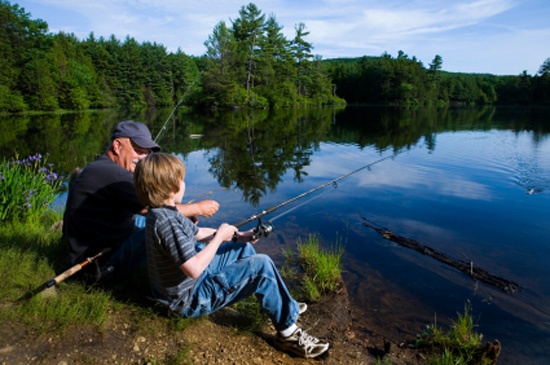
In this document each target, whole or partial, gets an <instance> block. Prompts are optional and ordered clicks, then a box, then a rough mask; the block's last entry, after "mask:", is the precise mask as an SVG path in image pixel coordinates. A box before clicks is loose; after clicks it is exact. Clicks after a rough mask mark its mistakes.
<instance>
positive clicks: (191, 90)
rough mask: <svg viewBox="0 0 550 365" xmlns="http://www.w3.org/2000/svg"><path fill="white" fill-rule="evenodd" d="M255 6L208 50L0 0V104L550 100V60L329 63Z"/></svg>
mask: <svg viewBox="0 0 550 365" xmlns="http://www.w3.org/2000/svg"><path fill="white" fill-rule="evenodd" d="M282 29H283V27H282V26H281V25H279V24H278V22H277V20H276V17H275V16H274V15H269V16H266V15H265V14H263V13H262V11H261V10H260V9H258V8H257V7H256V5H254V4H253V3H249V4H248V5H246V6H242V7H241V9H240V11H239V16H238V17H237V18H236V19H235V20H232V21H231V22H230V23H227V22H225V21H220V22H219V23H218V24H217V25H216V26H215V27H214V29H213V31H212V33H211V35H209V36H208V39H207V40H206V41H205V42H204V45H205V47H206V52H205V54H204V55H202V56H189V55H187V54H185V53H184V52H182V51H181V50H180V49H178V50H177V51H176V52H168V51H167V50H166V48H165V47H164V46H163V45H161V44H158V43H156V42H152V43H151V42H143V43H139V42H137V41H136V40H135V39H134V38H133V37H131V36H127V37H126V38H125V39H124V40H122V41H121V40H119V39H117V38H116V37H115V36H114V35H111V36H110V37H109V38H104V37H99V38H97V37H95V35H94V34H93V33H91V34H90V35H89V36H88V37H87V38H86V39H83V40H79V39H77V38H76V36H75V35H74V34H68V33H64V32H60V33H58V34H52V33H49V32H48V24H47V23H46V22H45V21H43V20H41V19H32V18H31V14H29V13H27V12H25V9H24V8H21V7H20V6H19V5H17V4H14V5H11V4H10V2H8V1H6V0H0V111H3V112H22V111H31V110H32V111H35V110H36V111H55V110H86V109H102V108H113V107H126V108H140V107H173V106H174V105H176V104H177V103H179V102H182V101H185V104H186V105H190V106H194V107H200V108H223V109H228V108H235V107H243V106H249V107H255V108H283V107H302V106H322V105H335V104H340V105H343V104H345V103H346V102H347V103H369V104H399V105H449V104H457V103H458V104H467V105H471V104H496V103H504V104H532V103H537V104H549V103H550V59H549V60H547V61H546V62H545V64H544V65H543V66H541V70H540V72H539V75H536V76H530V75H527V74H526V72H524V73H523V74H522V75H519V76H494V75H475V74H455V73H447V72H444V71H442V70H441V68H442V63H443V60H442V59H441V57H440V56H436V57H435V58H434V60H433V62H432V63H430V65H429V68H425V67H424V66H423V65H422V63H421V62H419V61H418V60H417V59H416V58H415V57H412V58H409V57H408V56H407V55H406V54H404V53H403V52H402V51H400V52H399V54H398V55H397V57H396V58H393V57H391V56H390V55H388V54H384V55H382V56H380V57H361V58H347V59H333V60H322V59H321V58H320V57H319V56H314V55H313V53H312V49H313V45H312V44H311V43H310V42H308V41H307V36H308V35H309V32H308V31H307V29H306V26H305V24H303V23H298V24H296V25H295V27H294V31H295V33H294V37H293V38H292V39H287V38H286V37H285V35H284V34H283V33H282Z"/></svg>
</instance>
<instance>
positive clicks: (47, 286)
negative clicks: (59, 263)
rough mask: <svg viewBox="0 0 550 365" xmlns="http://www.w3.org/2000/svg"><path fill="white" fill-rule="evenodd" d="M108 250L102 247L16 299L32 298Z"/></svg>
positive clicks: (108, 250) (108, 248) (95, 260)
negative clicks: (92, 254)
mask: <svg viewBox="0 0 550 365" xmlns="http://www.w3.org/2000/svg"><path fill="white" fill-rule="evenodd" d="M110 251H111V248H110V247H107V248H104V249H103V250H101V251H100V252H98V253H97V254H95V255H94V256H91V257H88V258H86V259H85V260H84V261H82V262H80V263H78V264H76V265H74V266H72V267H70V268H68V269H67V270H65V271H63V272H62V273H61V274H59V275H57V276H56V277H54V278H52V279H50V280H48V281H46V282H45V283H44V284H42V285H40V286H39V287H37V288H36V289H34V290H32V291H30V292H28V293H27V294H25V295H23V296H22V297H21V298H19V299H18V301H21V300H25V299H29V298H32V297H33V296H34V295H36V294H38V293H40V292H41V291H43V290H46V289H48V288H51V287H53V286H54V285H57V284H59V283H60V282H62V281H63V280H65V279H67V278H69V277H70V276H72V275H74V274H76V273H77V272H79V271H80V270H82V269H83V268H84V267H85V266H88V265H89V264H91V263H92V262H97V260H98V259H99V258H100V257H102V256H103V255H105V254H107V253H109V252H110Z"/></svg>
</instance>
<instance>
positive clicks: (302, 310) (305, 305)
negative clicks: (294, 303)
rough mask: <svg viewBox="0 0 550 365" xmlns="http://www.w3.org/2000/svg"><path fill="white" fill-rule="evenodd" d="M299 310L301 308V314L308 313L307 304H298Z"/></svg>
mask: <svg viewBox="0 0 550 365" xmlns="http://www.w3.org/2000/svg"><path fill="white" fill-rule="evenodd" d="M298 308H299V310H298V312H299V313H300V314H303V313H305V312H306V311H307V304H306V303H301V302H298Z"/></svg>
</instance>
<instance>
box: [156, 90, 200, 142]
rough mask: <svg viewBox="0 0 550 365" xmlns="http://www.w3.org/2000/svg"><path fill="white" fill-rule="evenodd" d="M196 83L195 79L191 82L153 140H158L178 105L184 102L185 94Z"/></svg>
mask: <svg viewBox="0 0 550 365" xmlns="http://www.w3.org/2000/svg"><path fill="white" fill-rule="evenodd" d="M194 84H195V81H193V82H192V83H190V84H189V85H188V86H187V89H186V90H185V92H184V93H183V95H182V96H181V98H180V100H179V101H178V103H177V104H176V106H175V107H174V109H172V112H171V113H170V115H169V116H168V118H167V119H166V121H165V122H164V124H163V125H162V127H161V128H160V131H159V132H158V134H157V136H156V137H155V139H154V140H153V141H154V142H155V143H157V142H158V139H159V137H160V135H161V134H162V132H164V130H165V129H166V125H167V124H168V122H169V121H170V119H172V116H173V115H174V113H175V112H176V110H177V109H178V107H179V106H180V104H181V103H182V102H183V99H184V98H185V95H187V93H188V92H189V90H191V86H193V85H194Z"/></svg>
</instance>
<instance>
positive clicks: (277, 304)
mask: <svg viewBox="0 0 550 365" xmlns="http://www.w3.org/2000/svg"><path fill="white" fill-rule="evenodd" d="M253 294H255V295H256V297H257V298H258V300H259V301H260V304H261V306H262V308H263V309H264V310H265V311H266V312H267V314H268V315H269V318H270V319H271V321H272V322H273V325H274V327H275V329H276V330H277V331H282V330H284V329H287V328H288V327H290V326H291V325H292V324H294V323H296V320H297V319H298V315H299V308H298V303H297V302H296V301H295V300H294V299H293V298H292V296H291V295H290V293H289V291H288V289H287V287H286V284H285V283H284V281H283V279H282V278H281V275H280V274H279V271H278V270H277V267H276V266H275V264H274V263H273V261H272V260H271V258H270V257H269V256H267V255H264V254H257V253H256V251H255V250H254V248H253V247H252V244H250V243H243V242H226V243H224V244H222V245H221V246H220V248H219V249H218V252H217V253H216V256H215V257H214V259H213V260H212V262H210V264H209V265H208V268H207V269H206V270H205V272H204V273H203V274H202V276H201V278H200V280H199V282H198V283H197V285H196V287H195V290H194V291H193V294H192V299H191V305H190V306H189V308H188V309H186V310H185V311H183V313H180V315H182V316H184V317H192V318H194V317H199V316H203V315H207V314H210V313H213V312H215V311H217V310H219V309H221V308H223V307H226V306H228V305H231V304H233V303H235V302H238V301H240V300H242V299H244V298H247V297H249V296H251V295H253Z"/></svg>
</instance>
